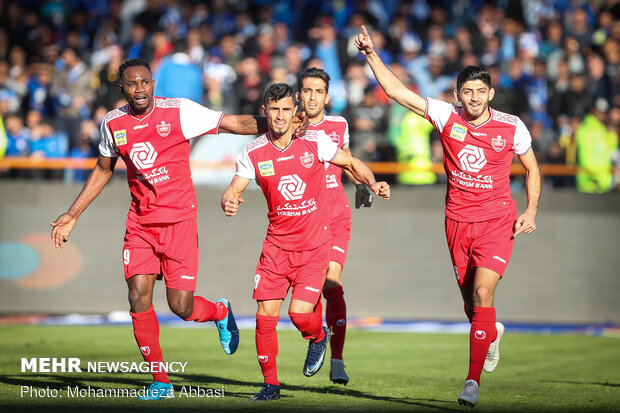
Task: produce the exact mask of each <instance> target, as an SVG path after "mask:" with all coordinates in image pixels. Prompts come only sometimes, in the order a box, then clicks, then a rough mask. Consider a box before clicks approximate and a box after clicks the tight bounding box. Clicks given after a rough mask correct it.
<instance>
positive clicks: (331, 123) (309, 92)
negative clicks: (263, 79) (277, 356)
mask: <svg viewBox="0 0 620 413" xmlns="http://www.w3.org/2000/svg"><path fill="white" fill-rule="evenodd" d="M329 80H330V78H329V75H328V74H327V72H325V71H324V70H323V69H317V68H315V67H313V68H309V69H306V70H305V71H303V72H302V73H301V74H300V75H299V78H298V82H297V84H298V92H297V98H298V100H299V105H300V107H301V109H302V110H303V111H304V112H305V113H306V115H307V116H308V117H309V118H310V119H309V120H310V124H309V125H308V130H307V131H306V136H316V135H318V134H324V135H327V136H328V137H329V138H330V139H331V140H332V141H334V142H335V143H336V145H338V147H339V148H340V149H342V150H343V151H345V152H346V153H347V154H349V155H350V154H351V150H350V149H349V125H348V124H347V121H346V119H344V118H343V117H342V116H326V115H325V105H327V104H328V103H329V93H328V92H329ZM342 171H343V169H342V168H339V167H337V166H335V165H332V164H330V163H326V164H325V178H326V187H327V196H328V204H329V229H330V231H331V251H330V256H329V266H328V267H327V276H326V279H325V285H324V286H323V295H324V296H325V300H326V301H327V306H326V309H325V321H326V322H327V327H328V328H329V329H330V330H331V331H332V335H331V338H330V342H329V345H330V348H331V368H330V371H329V379H330V380H331V381H332V382H334V383H338V384H345V385H346V384H347V383H348V382H349V376H348V375H347V372H346V371H345V369H344V367H345V366H344V363H343V358H342V350H343V348H344V341H345V335H346V331H347V307H346V303H345V300H344V292H343V289H342V268H343V267H344V262H345V259H346V257H347V250H348V246H349V240H350V239H351V208H350V207H349V200H348V199H347V194H346V193H345V192H344V188H343V186H342V180H341V176H342ZM344 171H345V173H346V174H347V176H348V177H349V180H351V181H353V182H354V183H355V184H356V188H357V190H356V193H355V200H356V203H355V206H356V208H359V207H360V206H361V205H363V206H365V207H370V206H371V205H372V194H371V193H370V191H369V190H368V187H367V186H366V185H364V184H361V183H359V182H357V181H356V180H355V178H353V176H352V174H351V173H349V172H348V171H347V170H346V169H345V170H344Z"/></svg>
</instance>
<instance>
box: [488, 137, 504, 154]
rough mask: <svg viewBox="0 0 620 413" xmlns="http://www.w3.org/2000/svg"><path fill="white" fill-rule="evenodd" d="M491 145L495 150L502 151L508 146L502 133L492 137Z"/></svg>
mask: <svg viewBox="0 0 620 413" xmlns="http://www.w3.org/2000/svg"><path fill="white" fill-rule="evenodd" d="M491 146H493V149H495V152H501V151H502V150H503V149H504V146H506V139H504V138H502V136H501V135H497V138H493V139H491Z"/></svg>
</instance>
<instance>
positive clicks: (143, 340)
mask: <svg viewBox="0 0 620 413" xmlns="http://www.w3.org/2000/svg"><path fill="white" fill-rule="evenodd" d="M129 314H130V315H131V318H132V321H133V334H134V336H135V337H136V342H137V343H138V347H140V352H141V353H142V357H143V358H144V361H146V362H147V363H151V362H162V363H163V361H164V357H163V355H162V354H161V347H160V346H159V321H157V315H155V310H154V309H153V306H151V308H149V309H148V310H146V311H145V312H142V313H132V312H131V311H130V312H129ZM153 380H155V381H159V382H162V383H170V380H169V379H168V374H167V373H166V372H157V373H153Z"/></svg>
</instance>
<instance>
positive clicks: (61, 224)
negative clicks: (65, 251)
mask: <svg viewBox="0 0 620 413" xmlns="http://www.w3.org/2000/svg"><path fill="white" fill-rule="evenodd" d="M116 159H117V158H108V157H105V156H101V155H99V158H98V159H97V164H96V165H95V168H94V169H93V171H92V172H91V174H90V176H89V177H88V180H87V181H86V183H85V184H84V187H83V188H82V190H81V191H80V194H79V195H78V196H77V198H76V199H75V201H73V204H72V205H71V207H70V208H69V210H68V211H67V212H65V213H64V214H62V215H61V216H59V217H58V218H56V220H55V221H54V222H51V223H50V225H51V226H52V227H53V229H52V241H54V244H55V245H56V248H58V247H60V248H62V244H63V242H67V240H68V239H69V234H70V233H71V231H72V230H73V227H75V224H76V223H77V220H78V218H79V217H80V215H82V212H84V210H85V209H86V208H87V207H88V205H90V203H91V202H93V200H94V199H95V198H97V196H98V195H99V194H100V193H101V191H102V190H103V188H104V187H105V186H106V184H107V183H108V181H109V180H110V178H111V177H112V173H113V172H114V166H115V165H116Z"/></svg>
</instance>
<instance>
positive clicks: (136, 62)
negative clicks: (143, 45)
mask: <svg viewBox="0 0 620 413" xmlns="http://www.w3.org/2000/svg"><path fill="white" fill-rule="evenodd" d="M135 66H144V67H146V68H147V69H148V71H149V72H151V66H149V63H148V62H147V61H146V60H144V59H140V58H139V57H137V58H135V59H125V60H123V63H121V65H120V66H119V67H118V77H119V78H120V82H121V83H122V82H123V73H125V70H127V68H130V67H135Z"/></svg>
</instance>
